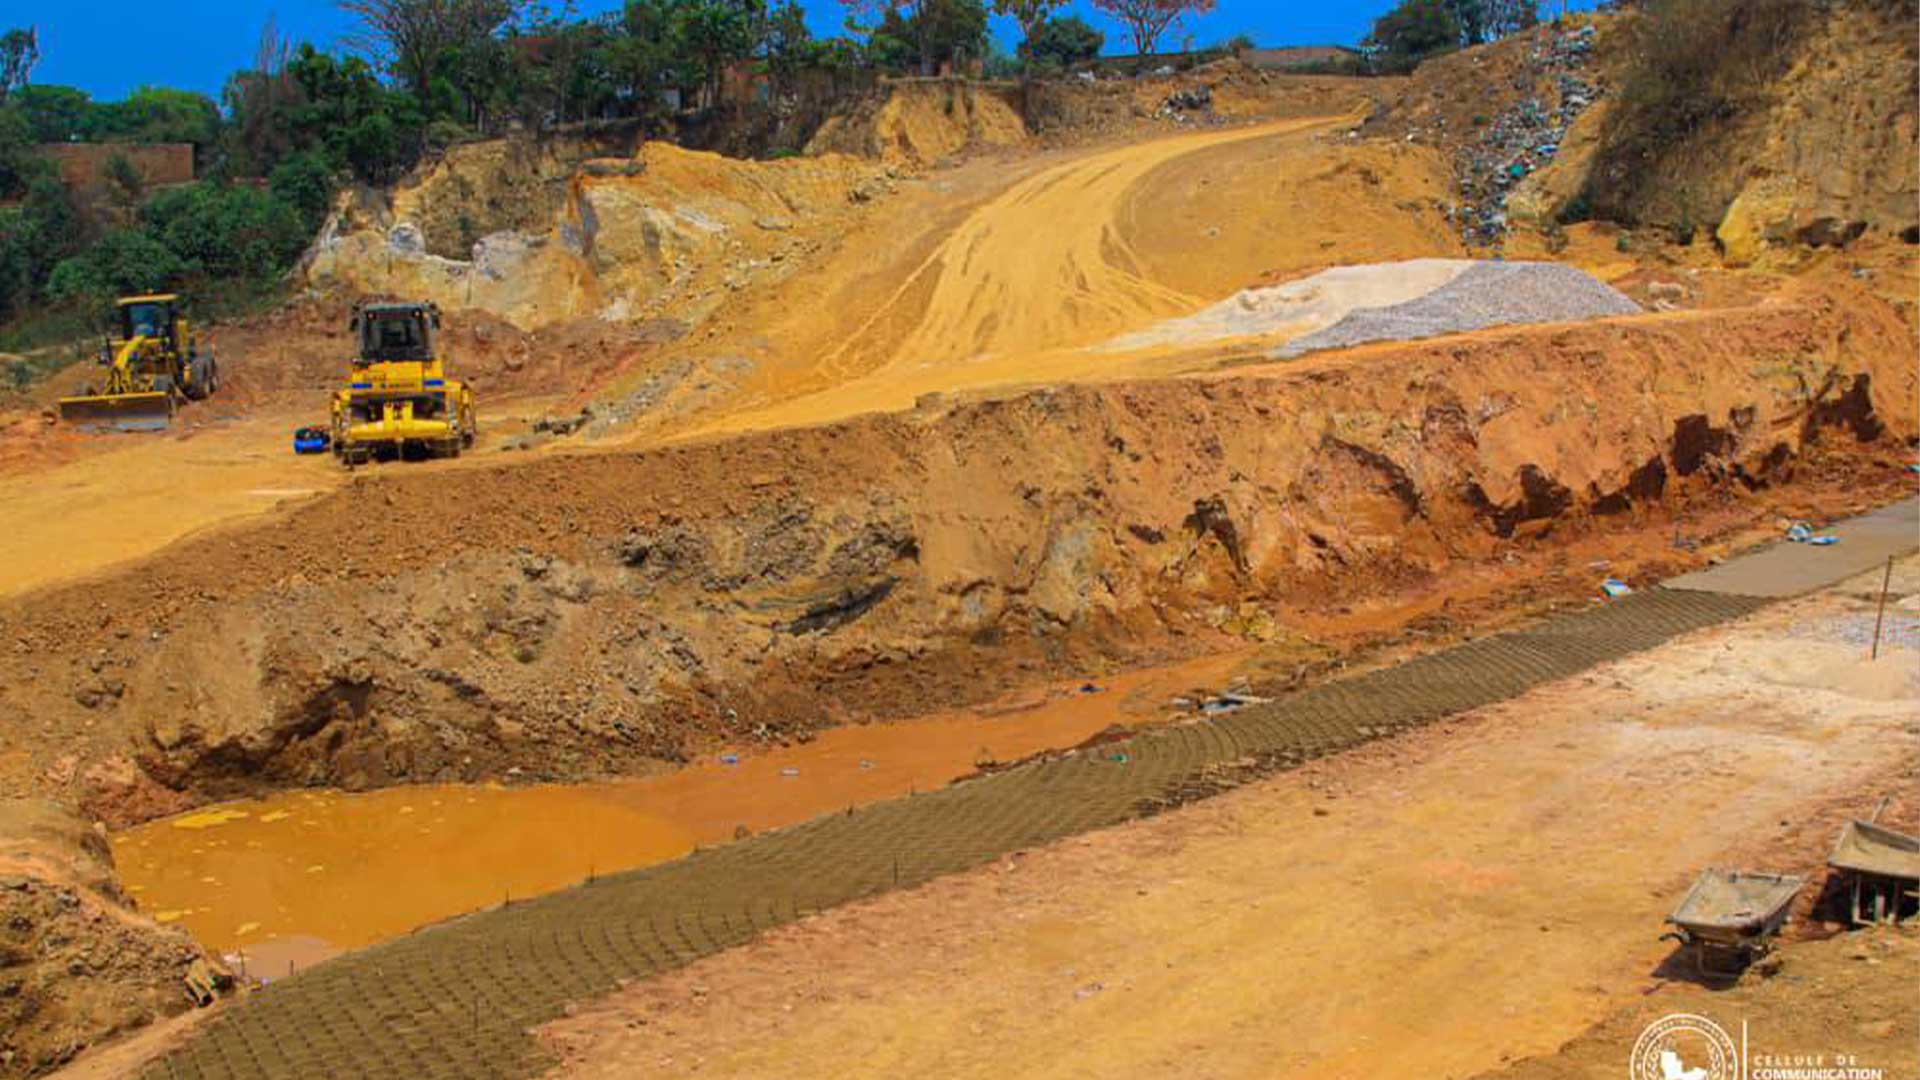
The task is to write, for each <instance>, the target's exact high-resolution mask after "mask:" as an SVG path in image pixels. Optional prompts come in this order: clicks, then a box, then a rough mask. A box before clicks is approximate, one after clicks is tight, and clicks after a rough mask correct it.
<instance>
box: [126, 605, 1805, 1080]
mask: <svg viewBox="0 0 1920 1080" xmlns="http://www.w3.org/2000/svg"><path fill="white" fill-rule="evenodd" d="M1768 602H1769V601H1767V600H1764V599H1758V598H1753V597H1744V596H1734V595H1727V594H1720V593H1711V592H1692V591H1685V590H1677V589H1651V590H1647V591H1644V592H1640V593H1635V594H1633V595H1631V596H1628V597H1625V598H1623V599H1621V600H1618V601H1615V602H1613V603H1610V604H1607V605H1605V606H1603V607H1597V608H1594V609H1591V610H1587V611H1582V612H1580V613H1578V614H1574V615H1568V616H1562V617H1559V618H1556V619H1552V620H1549V621H1546V622H1543V623H1541V624H1539V625H1536V626H1532V627H1529V628H1526V629H1522V630H1517V631H1512V632H1509V633H1503V634H1499V635H1495V636H1491V637H1486V638H1481V639H1479V640H1476V641H1473V642H1469V643H1467V644H1464V645H1461V646H1458V647H1456V648H1453V649H1449V650H1446V651H1443V652H1438V653H1433V654H1429V655H1427V656H1423V657H1419V658H1417V659H1414V660H1411V661H1409V662H1407V663H1404V664H1401V665H1398V666H1396V667H1392V668H1387V669H1382V670H1379V671H1373V672H1369V673H1366V674H1363V675H1359V676H1356V677H1354V678H1351V679H1346V680H1343V681H1340V682H1335V683H1329V684H1324V685H1322V686H1319V687H1315V688H1313V689H1310V690H1306V691H1303V692H1301V693H1298V694H1295V695H1292V696H1289V697H1287V698H1284V699H1281V700H1279V701H1276V702H1272V703H1269V704H1265V705H1260V706H1255V707H1252V708H1248V709H1243V710H1241V711H1239V712H1236V713H1231V714H1228V715H1226V716H1223V717H1220V718H1217V719H1214V720H1212V721H1208V722H1203V723H1196V724H1190V725H1185V726H1180V727H1173V728H1163V729H1157V730H1153V731H1149V732H1145V733H1142V734H1139V735H1135V736H1133V737H1131V738H1129V739H1126V740H1124V741H1120V742H1116V743H1109V744H1106V745H1103V746H1101V747H1099V748H1098V749H1097V750H1094V751H1090V752H1086V753H1079V754H1073V755H1068V756H1059V757H1054V758H1050V759H1047V760H1041V761H1036V762H1033V763H1031V764H1028V765H1025V766H1022V767H1020V768H1016V769H1012V770H1009V771H1006V772H1001V773H996V774H993V775H991V776H987V777H983V778H980V779H978V780H974V781H970V782H967V783H962V784H957V785H953V786H950V787H946V788H942V789H940V790H938V791H933V792H929V793H926V794H921V795H917V796H913V797H909V798H903V799H894V800H892V801H889V802H882V803H878V804H875V805H873V806H870V807H868V808H865V809H854V810H850V811H848V812H843V813H837V814H833V815H830V816H827V817H823V818H818V819H815V820H813V821H810V822H808V823H806V824H803V825H799V826H796V827H793V828H790V829H786V830H782V831H778V832H771V833H766V834H763V835H760V836H755V837H751V838H749V839H746V840H742V841H740V842H738V843H733V844H728V845H726V846H723V847H718V848H711V849H705V850H701V851H698V852H696V853H694V854H692V855H690V856H688V857H685V858H682V859H678V860H675V861H673V862H670V863H665V864H662V865H659V866H654V867H650V868H647V869H643V870H637V871H632V872H628V873H624V874H618V875H614V876H610V877H606V878H600V879H598V880H596V881H593V882H591V883H589V884H585V885H582V886H580V887H578V888H573V889H567V890H565V891H562V892H557V893H553V894H550V895H547V896H543V897H540V898H538V899H534V900H530V901H526V902H523V903H513V904H510V905H506V906H502V907H497V908H493V909H490V910H488V911H485V912H482V913H479V914H475V915H471V916H468V917H465V918H461V919H457V920H454V921H452V922H449V923H444V924H441V925H438V926H435V927H432V928H429V929H426V930H422V931H420V932H418V933H415V934H412V935H410V936H407V937H402V938H398V939H395V940H392V941H388V942H385V943H383V944H380V945H376V946H373V947H371V948H368V949H365V950H362V951H360V952H355V953H351V954H348V955H345V956H342V957H339V958H337V959H335V960H332V961H329V962H327V963H324V964H320V965H318V966H316V967H314V968H311V969H309V970H307V971H304V972H301V973H299V974H297V975H295V976H293V977H291V978H287V979H283V980H281V981H279V982H277V983H275V984H273V985H272V986H271V987H269V988H267V989H266V990H264V991H262V992H260V993H258V994H256V995H254V996H252V997H251V998H249V999H248V1000H246V1001H244V1002H242V1003H239V1004H238V1005H237V1006H236V1007H234V1008H232V1009H231V1010H230V1011H229V1012H227V1013H226V1014H225V1015H223V1016H221V1017H218V1018H216V1019H214V1020H213V1021H212V1022H211V1023H210V1024H209V1025H208V1026H207V1028H206V1030H205V1032H204V1034H202V1035H201V1036H200V1037H199V1038H197V1039H195V1040H194V1041H193V1042H191V1043H189V1044H188V1045H187V1046H185V1047H184V1048H182V1049H181V1050H179V1051H177V1052H175V1053H174V1054H172V1055H171V1056H169V1057H167V1058H164V1059H162V1060H161V1061H159V1062H156V1063H155V1064H154V1065H153V1066H152V1067H150V1068H149V1070H148V1071H147V1073H146V1074H145V1075H148V1076H152V1077H176V1078H209V1080H210V1078H214V1077H223V1078H224V1077H305V1076H315V1075H330V1076H364V1077H376V1076H383V1077H384V1076H391V1077H447V1078H453V1077H518V1076H527V1075H531V1074H534V1073H536V1072H538V1071H539V1070H540V1069H541V1068H543V1066H545V1065H546V1064H548V1061H547V1060H546V1058H545V1057H544V1055H543V1053H542V1051H541V1049H540V1048H539V1046H538V1045H537V1044H536V1043H535V1042H534V1041H533V1040H532V1038H531V1037H530V1036H529V1035H528V1034H527V1030H528V1029H529V1028H531V1027H533V1026H535V1025H537V1024H540V1023H542V1022H545V1021H547V1020H550V1019H552V1018H554V1017H556V1016H558V1015H560V1013H561V1011H562V1009H563V1008H564V1006H565V1005H566V1003H567V1002H569V1001H576V1000H580V999H583V998H589V997H594V996H598V995H601V994H605V993H607V992H609V991H611V990H613V989H614V988H615V987H616V986H617V985H618V984H619V983H620V982H622V981H624V980H628V979H633V978H639V977H644V976H647V975H651V974H655V973H658V972H661V971H665V970H668V969H671V968H674V967H678V966H681V965H684V964H686V963H689V962H691V961H693V960H695V959H698V958H699V957H702V956H706V955H710V954H712V953H715V952H718V951H720V950H722V949H726V948H729V947H732V946H735V945H739V944H742V943H744V942H746V941H748V940H750V939H751V938H753V937H755V936H756V935H758V934H760V933H762V932H764V931H766V930H768V929H770V928H773V927H776V926H779V925H782V924H784V923H787V922H791V921H793V920H794V919H797V918H799V917H800V916H802V915H805V914H808V913H810V912H814V911H819V910H822V909H825V908H828V907H832V906H835V905H838V904H843V903H846V902H848V901H851V900H857V899H860V898H863V897H867V896H872V895H875V894H878V893H881V892H885V891H887V890H890V889H896V888H905V887H909V886H913V885H917V884H920V883H922V882H925V881H927V880H929V879H931V878H934V877H938V876H941V875H944V874H949V873H953V872H956V871H960V870H965V869H968V868H970V867H973V866H977V865H980V864H981V863H984V862H986V861H989V860H991V859H993V858H996V857H998V856H1000V855H1003V854H1005V853H1007V852H1010V851H1014V850H1018V849H1021V848H1026V847H1032V846H1035V845H1039V844H1044V843H1047V842H1049V841H1053V840H1057V839H1060V838H1062V837H1066V836H1070V835H1073V834H1075V833H1080V832H1085V831H1087V830H1090V829H1096V828H1101V827H1104V826H1107V825H1113V824H1117V823H1119V822H1122V821H1126V820H1128V819H1130V818H1136V817H1140V816H1143V815H1145V814H1149V813H1153V812H1156V811H1157V810H1159V809H1162V808H1164V807H1166V806H1169V805H1173V804H1177V803H1180V802H1184V801H1188V800H1190V799H1194V798H1199V797H1204V796H1205V795H1208V794H1210V793H1212V792H1214V791H1218V790H1221V789H1224V788H1226V787H1231V786H1233V785H1235V784H1237V783H1241V782H1244V781H1245V780H1248V779H1252V778H1254V777H1257V776H1261V775H1265V774H1266V773H1269V772H1272V771H1275V770H1278V769H1281V768H1285V767H1288V766H1289V765H1292V764H1295V763H1298V762H1301V761H1305V760H1307V759H1310V758H1313V757H1316V756H1319V755H1323V754H1327V753H1330V752H1333V751H1337V750H1340V749H1344V748H1346V747H1350V746H1353V745H1356V744H1358V743H1361V742H1364V741H1366V740H1368V739H1371V738H1376V737H1379V736H1383V735H1387V734H1391V733H1393V732H1395V731H1399V730H1404V729H1406V728H1410V727H1414V726H1418V725H1420V724H1424V723H1427V722H1430V721H1432V720H1435V719H1437V718H1440V717H1443V716H1447V715H1450V714H1453V713H1458V712H1463V711H1466V710H1469V709H1473V708H1477V707H1479V706H1483V705H1488V704H1492V703H1495V702H1498V701H1503V700H1506V699H1508V698H1511V697H1514V696H1517V695H1519V694H1521V693H1523V692H1524V691H1526V690H1528V689H1530V688H1532V687H1534V686H1538V685H1540V684H1542V683H1546V682H1550V681H1553V680H1557V679H1562V678H1565V677H1567V676H1570V675H1573V674H1575V673H1577V672H1580V671H1582V670H1584V669H1586V668H1589V667H1592V666H1593V665H1596V664H1599V663H1603V662H1606V661H1609V660H1614V659H1618V658H1620V657H1623V656H1627V655H1629V654H1631V653H1634V652H1639V651H1642V650H1645V649H1648V648H1652V647H1654V646H1656V645H1659V644H1661V643H1663V642H1665V641H1668V640H1670V639H1672V638H1673V637H1675V636H1678V635H1680V634H1684V633H1687V632H1689V631H1693V630H1697V629H1701V628H1704V627H1708V626H1712V625H1715V624H1718V623H1721V622H1725V621H1728V620H1731V619H1734V618H1738V617H1740V616H1742V615H1745V614H1747V613H1749V612H1752V611H1754V610H1756V609H1758V608H1760V607H1762V606H1764V605H1765V604H1767V603H1768Z"/></svg>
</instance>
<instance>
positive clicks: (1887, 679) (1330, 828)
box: [549, 560, 1920, 1077]
mask: <svg viewBox="0 0 1920 1080" xmlns="http://www.w3.org/2000/svg"><path fill="white" fill-rule="evenodd" d="M1872 584H1874V585H1876V586H1877V585H1878V581H1877V580H1876V581H1874V582H1873V583H1872ZM1897 585H1898V586H1899V587H1900V589H1901V590H1902V591H1904V592H1913V591H1915V590H1916V589H1920V565H1916V563H1915V562H1914V561H1913V560H1909V561H1908V562H1907V563H1906V564H1904V567H1903V569H1902V571H1901V573H1900V575H1899V576H1898V580H1897ZM1862 589H1864V586H1862ZM1860 591H1861V590H1859V589H1850V588H1842V589H1840V590H1838V591H1836V592H1835V593H1830V594H1827V595H1824V596H1820V597H1816V598H1814V599H1810V600H1806V601H1801V602H1797V603H1794V604H1791V605H1788V606H1785V607H1782V608H1778V609H1773V610H1769V611H1767V612H1765V613H1762V614H1761V615H1759V616H1756V617H1754V618H1752V619H1749V620H1747V621H1745V622H1743V623H1740V624H1736V625H1735V626H1733V627H1731V628H1728V629H1726V630H1721V631H1713V632H1708V633H1705V634H1701V635H1696V636H1694V637H1692V638H1689V639H1685V640H1683V641H1681V642H1678V643H1675V644H1673V645H1670V646H1667V647H1664V648H1662V649H1660V650H1657V651H1656V652H1653V653H1649V654H1646V655H1643V656H1640V657H1636V658H1633V659H1629V660H1626V661H1623V662H1620V663H1617V664H1613V665H1610V666H1608V667H1605V668H1601V669H1597V670H1595V671H1594V672H1593V673H1592V674H1591V675H1589V676H1587V677H1584V678H1580V679H1577V680H1571V681H1569V682H1565V683H1560V684H1554V685H1552V686H1549V687H1546V688H1543V689H1541V690H1539V691H1536V692H1534V693H1531V694H1529V695H1526V696H1525V697H1522V698H1519V699H1516V700H1514V701H1512V702H1510V703H1508V704H1505V705H1502V706H1498V707H1495V708H1491V709H1486V710H1482V711H1479V712H1477V713H1474V714H1470V715H1468V716H1466V717H1464V718H1462V719H1460V720H1458V721H1455V722H1452V723H1449V724H1446V725H1444V726H1442V727H1438V728H1435V729H1430V730H1428V731H1426V732H1423V733H1420V734H1417V735H1415V736H1413V737H1411V738H1401V739H1396V740H1392V741H1390V742H1387V743H1382V744H1376V745H1374V746H1372V747H1370V748H1368V749H1365V750H1362V751H1359V752H1356V753H1353V754H1349V755H1345V756H1343V757H1341V758H1338V759H1335V760H1333V761H1331V762H1325V763H1321V764H1320V765H1316V766H1311V767H1308V768H1306V769H1302V770H1300V771H1297V772H1294V773H1291V774H1286V775H1283V776H1281V777H1279V778H1277V779H1275V780H1273V781H1271V782H1268V783H1264V784H1261V785H1259V786H1257V787H1254V788H1250V789H1246V790H1243V791H1241V792H1238V793H1235V794H1233V795H1229V796H1226V797H1224V798H1221V799H1218V800H1214V801H1212V802H1209V803H1205V804H1202V805H1199V806H1196V807H1189V808H1187V809H1184V810H1181V811H1179V812H1177V813H1174V814H1170V815H1167V816H1165V817H1162V818H1159V819H1155V820H1152V821H1148V822H1143V823H1136V824H1132V825H1127V826H1123V827H1121V828H1117V829H1112V830H1108V831H1106V832H1102V833H1099V834H1095V835H1091V836H1088V837H1084V838H1082V839H1079V840H1075V841H1069V842H1066V843H1063V844H1060V845H1057V846H1055V847H1052V848H1049V849H1047V850H1043V851H1038V852H1033V853H1030V854H1025V855H1016V856H1014V857H1011V858H1008V859H1003V860H1001V861H1000V863H999V864H997V865H996V866H994V867H992V868H990V869H986V870H982V871H978V872H974V873H970V874H967V875H964V876H961V877H957V878H951V879H946V880H942V881H937V882H935V883H933V884H931V885H929V886H927V887H924V888H922V889H919V890H916V891H914V892H912V893H908V894H899V895H894V896H889V897H885V898H882V899H879V900H876V901H873V902H869V903H866V904H862V905H860V906H858V907H854V908H847V909H842V910H840V911H837V912H833V913H829V914H827V915H824V916H821V917H818V918H815V919H810V920H807V921H806V922H804V923H802V924H800V925H797V926H794V927H789V928H787V929H783V930H781V931H778V932H775V933H774V934H772V935H769V936H768V937H766V938H764V939H762V940H761V941H759V942H757V943H755V944H752V945H749V946H747V947H746V948H743V949H736V950H733V951H731V952H727V953H724V954H721V955H718V956H715V957H712V958H709V959H707V960H703V961H700V962H698V963H696V964H694V965H693V966H691V967H688V968H686V969H683V970H681V971H679V972H676V973H674V974H671V975H668V976H666V977H663V978H660V979H657V980H653V981H650V982H648V983H645V984H642V985H640V986H637V987H635V988H633V989H632V990H630V991H627V992H625V993H623V994H621V995H618V996H616V997H615V998H614V999H612V1000H611V1001H609V1002H607V1003H605V1004H603V1005H601V1006H600V1007H597V1008H594V1009H591V1010H588V1011H586V1012H584V1013H581V1014H578V1015H576V1016H575V1017H574V1018H572V1019H569V1020H566V1021H561V1022H559V1023H557V1024H555V1025H553V1026H552V1027H551V1028H550V1029H549V1037H550V1039H551V1041H552V1043H553V1044H554V1045H556V1046H557V1047H559V1048H561V1049H562V1051H563V1052H564V1054H565V1056H566V1061H567V1064H566V1067H565V1068H564V1069H563V1070H561V1071H562V1073H563V1074H564V1075H569V1076H609V1077H611V1076H627V1075H633V1074H634V1072H635V1071H637V1070H640V1069H645V1070H646V1071H647V1072H648V1074H649V1075H656V1074H657V1075H690V1074H693V1073H695V1072H697V1073H698V1074H699V1075H703V1076H714V1075H721V1076H768V1075H781V1076H816V1075H817V1076H829V1075H831V1076H836V1077H844V1076H911V1075H922V1076H924V1075H941V1076H1004V1075H1022V1076H1084V1075H1098V1076H1143V1077H1145V1076H1158V1075H1166V1074H1168V1073H1170V1072H1171V1073H1177V1074H1179V1075H1189V1076H1273V1075H1288V1076H1296V1077H1358V1076H1408V1077H1411V1076H1422V1077H1441V1076H1466V1075H1472V1074H1474V1073H1477V1072H1479V1071H1482V1070H1485V1069H1489V1068H1495V1067H1498V1066H1499V1065H1501V1064H1502V1063H1503V1062H1505V1061H1507V1060H1510V1059H1513V1058H1517V1057H1520V1056H1524V1055H1528V1054H1539V1053H1545V1052H1548V1051H1551V1050H1553V1049H1554V1048H1555V1047H1557V1046H1559V1045H1560V1044H1562V1043H1563V1042H1565V1041H1567V1040H1568V1039H1570V1038H1573V1037H1574V1036H1576V1035H1578V1034H1579V1033H1580V1032H1581V1031H1583V1030H1584V1029H1586V1028H1587V1027H1588V1026H1589V1025H1591V1024H1593V1023H1595V1022H1596V1021H1598V1020H1600V1019H1601V1018H1603V1017H1605V1016H1606V1015H1608V1014H1609V1013H1610V1012H1611V1011H1612V1010H1613V1009H1615V1008H1617V1007H1619V1006H1620V1005H1621V1004H1623V1003H1625V1002H1628V1001H1632V1000H1635V999H1637V997H1638V996H1639V995H1642V994H1648V993H1655V994H1657V993H1658V992H1659V988H1660V987H1661V986H1662V985H1663V984H1664V983H1665V981H1666V979H1667V978H1668V975H1667V973H1666V971H1665V970H1664V969H1663V968H1662V964H1663V961H1665V960H1666V959H1667V957H1668V955H1669V953H1670V952H1671V946H1670V945H1667V944H1665V943H1662V942H1660V941H1658V940H1657V937H1658V934H1659V932H1660V929H1661V927H1660V920H1661V917H1662V916H1663V915H1664V914H1665V912H1666V911H1667V910H1669V908H1670V907H1671V905H1672V903H1673V901H1674V900H1675V898H1676V897H1677V896H1678V895H1679V893H1680V891H1682V890H1683V889H1684V887H1685V883H1686V882H1687V881H1688V879H1690V877H1691V876H1692V875H1693V874H1694V873H1695V872H1696V871H1697V870H1698V869H1699V868H1700V867H1702V866H1706V865H1715V864H1733V865H1742V866H1749V867H1752V868H1755V869H1769V870H1800V869H1805V868H1807V867H1809V866H1810V865H1811V864H1814V863H1817V862H1818V860H1819V859H1820V858H1821V856H1822V854H1823V845H1824V843H1825V842H1826V841H1827V839H1828V838H1829V837H1830V836H1831V832H1830V831H1829V830H1828V828H1827V826H1828V825H1834V824H1837V822H1838V821H1839V820H1840V818H1841V817H1842V816H1844V815H1845V814H1849V813H1857V812H1864V809H1867V808H1870V807H1871V805H1872V803H1873V802H1874V801H1875V799H1876V798H1877V797H1878V795H1879V794H1880V793H1882V792H1883V791H1890V790H1898V789H1899V788H1900V787H1901V786H1903V785H1907V784H1910V783H1911V779H1912V775H1913V770H1914V768H1915V765H1916V762H1920V742H1917V741H1916V739H1915V737H1914V732H1913V730H1912V727H1911V723H1912V716H1913V707H1914V702H1915V700H1916V686H1915V681H1914V677H1913V676H1914V672H1915V664H1916V660H1920V655H1917V654H1916V653H1915V652H1914V651H1912V650H1911V649H1910V648H1902V649H1901V650H1900V651H1899V652H1897V653H1894V654H1892V655H1889V656H1886V657H1884V658H1883V659H1882V661H1880V662H1879V663H1877V664H1873V663H1869V662H1867V661H1866V659H1865V657H1864V651H1863V649H1862V648H1861V646H1860V636H1859V635H1860V633H1861V632H1862V629H1863V627H1870V625H1871V620H1872V617H1873V613H1872V608H1871V606H1870V604H1869V603H1868V602H1867V601H1866V600H1864V599H1862V598H1861V597H1860V596H1857V595H1853V594H1854V593H1857V592H1860ZM1783 841H1784V842H1783ZM1826 1049H1828V1050H1829V1051H1832V1050H1841V1049H1844V1047H1843V1046H1835V1047H1828V1048H1826ZM1895 1072H1898V1069H1896V1070H1895ZM1889 1075H1892V1074H1889Z"/></svg>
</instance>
